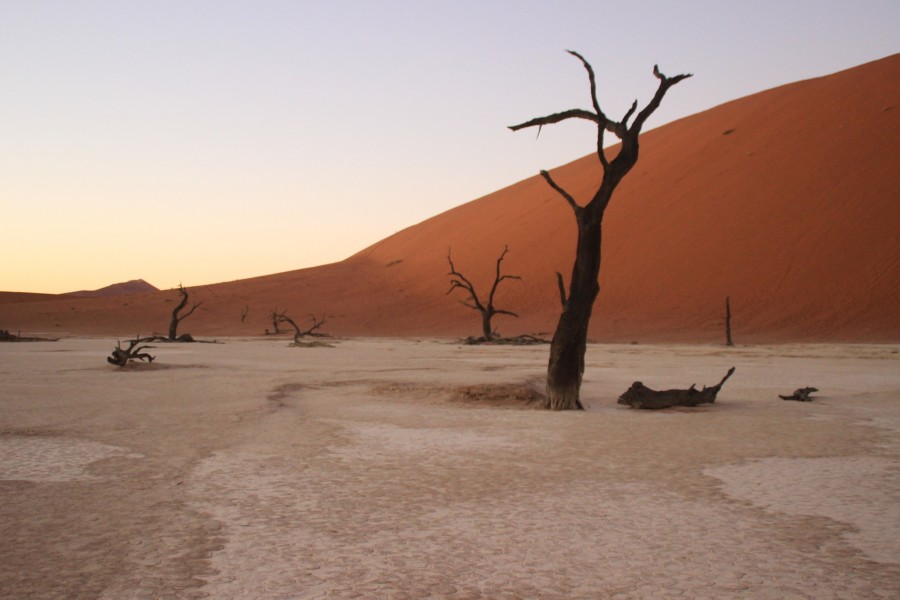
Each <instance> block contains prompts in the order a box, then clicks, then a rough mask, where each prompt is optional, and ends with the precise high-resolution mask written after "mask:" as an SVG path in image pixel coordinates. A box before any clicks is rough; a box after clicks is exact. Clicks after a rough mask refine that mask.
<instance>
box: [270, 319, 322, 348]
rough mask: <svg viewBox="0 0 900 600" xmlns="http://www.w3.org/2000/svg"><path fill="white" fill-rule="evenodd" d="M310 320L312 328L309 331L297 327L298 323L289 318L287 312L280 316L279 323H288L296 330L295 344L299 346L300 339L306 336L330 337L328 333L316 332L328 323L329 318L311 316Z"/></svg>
mask: <svg viewBox="0 0 900 600" xmlns="http://www.w3.org/2000/svg"><path fill="white" fill-rule="evenodd" d="M309 318H310V319H311V320H312V327H310V328H308V329H300V326H299V325H297V323H296V322H295V321H294V320H293V319H292V318H290V317H289V316H287V311H284V312H282V313H281V314H280V315H279V317H278V322H279V323H287V324H289V325H290V326H291V327H293V328H294V343H295V344H299V343H300V339H301V338H304V337H306V336H313V337H327V335H328V334H327V333H319V332H317V331H316V330H317V329H319V328H320V327H321V326H322V325H324V324H325V323H327V322H328V317H327V316H325V315H322V317H321V318H316V316H315V315H309Z"/></svg>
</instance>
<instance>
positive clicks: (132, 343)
mask: <svg viewBox="0 0 900 600" xmlns="http://www.w3.org/2000/svg"><path fill="white" fill-rule="evenodd" d="M147 341H149V338H142V337H137V338H135V339H133V340H128V347H127V348H123V347H122V342H120V341H117V342H116V347H115V348H114V349H113V351H112V354H111V355H109V356H107V357H106V361H107V362H108V363H109V364H111V365H116V366H117V367H124V366H125V365H127V364H128V363H129V362H130V361H133V360H146V361H147V362H153V359H155V358H156V357H155V356H151V355H150V354H149V353H147V352H143V351H144V350H146V349H147V348H153V347H154V346H148V345H146V342H147ZM141 344H145V345H143V346H141Z"/></svg>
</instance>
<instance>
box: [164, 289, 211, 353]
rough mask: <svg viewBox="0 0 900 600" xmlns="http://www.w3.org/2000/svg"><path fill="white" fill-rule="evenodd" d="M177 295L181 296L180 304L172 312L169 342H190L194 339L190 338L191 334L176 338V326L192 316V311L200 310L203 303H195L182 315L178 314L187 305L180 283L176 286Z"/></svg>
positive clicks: (184, 292) (185, 294) (186, 293)
mask: <svg viewBox="0 0 900 600" xmlns="http://www.w3.org/2000/svg"><path fill="white" fill-rule="evenodd" d="M178 293H179V294H181V302H179V303H178V306H176V307H175V309H174V310H172V320H171V321H170V322H169V341H170V342H175V341H184V342H192V341H194V339H193V338H192V337H191V334H189V333H186V334H184V335H182V336H181V337H178V325H179V324H180V323H181V322H182V321H183V320H185V319H187V318H188V317H189V316H191V315H192V314H194V311H195V310H197V309H198V308H200V306H201V305H202V304H203V302H196V303H195V304H194V305H193V306H192V307H191V309H190V310H189V311H187V312H186V313H184V314H180V313H181V311H182V310H184V307H185V306H187V303H188V292H187V290H186V289H184V286H183V285H181V284H180V283H179V284H178Z"/></svg>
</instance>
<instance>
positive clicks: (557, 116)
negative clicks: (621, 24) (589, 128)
mask: <svg viewBox="0 0 900 600" xmlns="http://www.w3.org/2000/svg"><path fill="white" fill-rule="evenodd" d="M567 52H568V53H569V54H571V55H572V56H574V57H576V58H577V59H578V60H580V61H581V64H582V65H584V68H585V70H586V71H587V73H588V79H589V81H590V86H591V104H592V106H593V109H594V110H593V111H590V110H585V109H581V108H575V109H571V110H566V111H563V112H558V113H554V114H551V115H546V116H544V117H537V118H534V119H531V120H529V121H525V122H524V123H519V124H518V125H511V126H510V127H509V128H510V129H511V130H513V131H518V130H520V129H525V128H528V127H543V126H544V125H552V124H554V123H560V122H562V121H566V120H568V119H584V120H587V121H592V122H594V123H596V125H597V156H598V157H599V159H600V162H601V164H602V165H603V169H604V171H606V170H607V168H608V167H609V164H610V163H609V161H608V160H607V158H606V153H605V152H604V149H603V134H604V132H606V131H608V132H610V133H612V134H614V135H615V136H616V137H618V138H619V139H620V140H622V142H623V145H628V146H634V149H635V150H636V146H637V137H638V134H640V132H641V128H642V127H643V126H644V122H646V120H647V118H648V117H650V115H652V114H653V112H654V111H655V110H656V109H657V108H659V105H660V103H661V102H662V99H663V97H664V96H665V95H666V92H667V91H668V90H669V88H670V87H672V86H673V85H675V84H676V83H678V82H679V81H682V80H684V79H687V78H688V77H691V76H692V75H691V74H690V73H686V74H682V75H676V76H675V77H666V76H665V75H663V74H662V73H661V72H660V70H659V67H658V66H657V65H654V66H653V75H654V76H655V77H656V78H657V79H659V86H658V87H657V89H656V93H655V94H654V96H653V98H652V99H651V100H650V102H649V103H648V104H647V106H645V107H644V108H643V109H642V110H641V112H640V113H638V115H637V117H635V120H634V123H633V124H632V125H631V126H630V127H629V125H628V120H629V119H630V118H631V116H632V115H633V114H634V113H635V111H636V110H637V106H638V103H637V100H635V101H634V103H633V104H632V105H631V108H629V109H628V112H627V113H625V116H624V117H623V119H622V120H621V121H613V120H611V119H609V118H608V117H607V116H606V113H604V112H603V110H602V109H601V108H600V102H599V101H598V99H597V83H596V78H595V76H594V69H593V67H591V64H590V63H589V62H588V61H587V60H586V59H585V58H584V57H583V56H581V54H579V53H578V52H575V51H574V50H567ZM629 150H631V149H629ZM620 155H621V153H620ZM631 155H632V152H630V151H629V152H626V153H625V156H628V157H630V156H631ZM633 160H635V161H636V160H637V156H636V153H635V155H634V159H633ZM629 168H630V166H629ZM548 183H549V182H548ZM554 189H556V188H554Z"/></svg>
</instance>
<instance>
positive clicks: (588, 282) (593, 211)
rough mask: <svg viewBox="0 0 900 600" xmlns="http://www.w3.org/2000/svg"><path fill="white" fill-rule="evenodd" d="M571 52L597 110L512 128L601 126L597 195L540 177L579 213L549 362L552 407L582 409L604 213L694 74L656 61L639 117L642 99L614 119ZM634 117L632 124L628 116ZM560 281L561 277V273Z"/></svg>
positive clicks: (576, 111)
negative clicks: (646, 134) (673, 71)
mask: <svg viewBox="0 0 900 600" xmlns="http://www.w3.org/2000/svg"><path fill="white" fill-rule="evenodd" d="M568 52H569V54H571V55H572V56H574V57H575V58H577V59H578V60H580V61H581V64H582V65H583V66H584V68H585V70H586V71H587V74H588V79H589V81H590V86H591V103H592V105H593V110H585V109H580V108H576V109H571V110H567V111H564V112H560V113H555V114H551V115H547V116H545V117H538V118H536V119H532V120H530V121H526V122H524V123H521V124H519V125H513V126H511V127H510V129H512V130H513V131H518V130H520V129H525V128H528V127H538V131H539V132H540V128H541V127H543V126H544V125H552V124H554V123H560V122H562V121H566V120H568V119H584V120H587V121H590V122H592V123H594V124H595V125H596V127H597V157H598V158H599V159H600V164H601V165H602V168H603V178H602V180H601V182H600V185H599V187H598V188H597V190H596V192H594V196H593V198H591V200H590V201H589V202H588V203H587V204H585V205H584V206H581V205H579V204H578V202H576V201H575V198H573V197H572V195H571V194H569V193H568V192H567V191H565V190H564V189H563V188H562V187H560V186H559V185H558V184H557V183H556V181H554V180H553V178H552V177H551V176H550V173H548V172H547V171H541V176H542V177H543V178H544V180H545V181H546V182H547V184H548V185H549V186H550V187H551V188H553V190H554V191H556V192H557V193H558V194H559V195H560V196H562V198H563V199H564V200H565V201H566V203H567V204H568V205H569V207H570V208H571V209H572V212H573V213H574V216H575V222H576V224H577V226H578V241H577V244H576V249H575V263H574V265H573V266H572V276H571V279H570V281H569V293H568V296H566V294H565V289H564V287H563V286H562V285H561V286H560V291H561V296H562V298H561V299H562V301H563V310H562V314H561V315H560V318H559V323H558V324H557V326H556V332H555V333H554V335H553V341H552V343H551V346H550V361H549V365H548V367H547V408H550V409H552V410H571V409H580V408H583V407H582V404H581V400H580V398H579V395H580V391H581V379H582V376H583V374H584V354H585V351H586V349H587V334H588V325H589V323H590V320H591V312H592V310H593V307H594V301H595V300H596V298H597V294H598V293H599V292H600V283H599V275H600V249H601V239H602V227H601V224H602V222H603V214H604V212H605V211H606V207H607V206H608V205H609V201H610V200H611V199H612V195H613V192H614V191H615V189H616V186H618V185H619V183H620V182H621V181H622V179H623V178H624V177H625V176H626V175H627V174H628V172H629V171H631V169H632V167H634V165H635V164H636V163H637V160H638V150H639V144H638V137H639V136H640V133H641V129H642V128H643V127H644V123H645V122H646V121H647V119H648V118H649V117H650V115H652V114H653V112H654V111H655V110H656V109H657V108H659V105H660V103H661V102H662V100H663V97H664V96H665V95H666V92H668V91H669V88H671V87H672V86H673V85H675V84H676V83H678V82H680V81H682V80H684V79H687V78H688V77H690V76H691V75H690V74H685V75H676V76H675V77H666V76H665V75H663V74H662V73H661V72H660V71H659V68H658V67H657V66H654V67H653V75H654V76H655V77H656V78H657V79H658V80H659V87H657V89H656V93H655V94H654V96H653V99H652V100H650V102H649V103H648V104H647V106H645V107H644V108H643V109H642V110H641V111H640V112H638V113H637V115H636V116H635V112H636V111H637V107H638V103H637V100H635V101H634V103H633V104H632V105H631V108H630V109H628V112H627V113H625V116H624V117H623V118H622V120H621V121H613V120H612V119H610V118H609V117H607V116H606V114H605V113H604V112H603V110H601V108H600V103H599V102H598V100H597V86H596V81H595V78H594V69H593V68H592V67H591V65H590V63H588V61H587V60H585V59H584V57H583V56H581V55H580V54H578V53H577V52H574V51H572V50H569V51H568ZM632 116H634V122H632V123H631V124H630V125H629V124H628V120H629V119H630V118H631V117H632ZM607 131H608V132H610V133H612V134H613V135H615V136H616V137H617V138H619V139H620V140H621V144H620V146H619V153H618V154H617V155H616V157H615V158H613V159H612V160H610V159H609V158H607V156H606V150H605V149H604V133H605V132H607ZM559 278H560V280H561V279H562V276H561V275H560V276H559Z"/></svg>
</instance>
